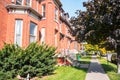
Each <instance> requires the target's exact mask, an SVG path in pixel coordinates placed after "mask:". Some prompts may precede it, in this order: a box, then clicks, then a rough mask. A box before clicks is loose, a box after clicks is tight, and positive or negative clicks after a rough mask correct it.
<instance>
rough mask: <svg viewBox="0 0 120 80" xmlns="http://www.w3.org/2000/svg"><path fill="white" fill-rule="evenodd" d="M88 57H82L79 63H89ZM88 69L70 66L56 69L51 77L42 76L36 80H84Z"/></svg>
mask: <svg viewBox="0 0 120 80" xmlns="http://www.w3.org/2000/svg"><path fill="white" fill-rule="evenodd" d="M90 59H91V58H90V56H89V57H88V56H87V57H82V58H81V61H82V62H80V63H82V64H88V63H90ZM87 70H88V68H75V67H72V66H61V67H57V69H56V70H55V72H54V73H53V74H52V75H49V76H44V77H42V78H39V79H38V80H85V77H86V73H87Z"/></svg>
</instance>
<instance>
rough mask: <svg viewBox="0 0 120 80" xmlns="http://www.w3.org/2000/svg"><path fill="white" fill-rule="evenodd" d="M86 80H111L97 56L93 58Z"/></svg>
mask: <svg viewBox="0 0 120 80" xmlns="http://www.w3.org/2000/svg"><path fill="white" fill-rule="evenodd" d="M85 80H110V79H109V77H108V76H107V74H106V73H105V71H104V70H103V68H102V66H101V64H100V63H99V60H98V59H97V58H96V56H95V55H93V56H92V59H91V63H90V66H89V69H88V73H87V75H86V79H85Z"/></svg>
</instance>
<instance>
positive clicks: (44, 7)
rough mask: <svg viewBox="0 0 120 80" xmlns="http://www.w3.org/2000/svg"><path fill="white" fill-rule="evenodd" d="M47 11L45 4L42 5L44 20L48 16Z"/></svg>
mask: <svg viewBox="0 0 120 80" xmlns="http://www.w3.org/2000/svg"><path fill="white" fill-rule="evenodd" d="M45 10H46V5H45V4H43V5H42V16H43V18H45V15H46V12H45Z"/></svg>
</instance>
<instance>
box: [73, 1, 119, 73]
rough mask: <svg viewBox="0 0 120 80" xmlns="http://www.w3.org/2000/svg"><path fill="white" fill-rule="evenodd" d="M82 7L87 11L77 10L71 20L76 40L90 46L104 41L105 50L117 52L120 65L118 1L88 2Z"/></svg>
mask: <svg viewBox="0 0 120 80" xmlns="http://www.w3.org/2000/svg"><path fill="white" fill-rule="evenodd" d="M83 5H84V7H86V9H87V10H86V11H84V12H83V11H80V10H77V12H76V14H77V17H73V18H71V23H72V24H73V26H75V31H76V38H77V40H80V41H82V40H86V41H87V42H88V43H91V44H99V43H101V42H103V41H104V42H105V46H106V47H107V48H106V49H112V50H115V51H116V52H117V54H118V64H120V61H119V60H120V59H119V57H120V0H90V1H88V2H84V3H83ZM76 25H77V26H76ZM80 26H82V27H83V28H84V30H82V27H80ZM81 30H82V31H84V37H83V35H82V36H81V33H80V32H81ZM81 39H82V40H81ZM109 46H110V47H109ZM119 67H120V66H119ZM118 72H119V73H120V70H118Z"/></svg>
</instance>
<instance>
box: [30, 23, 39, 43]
mask: <svg viewBox="0 0 120 80" xmlns="http://www.w3.org/2000/svg"><path fill="white" fill-rule="evenodd" d="M30 23H34V22H30ZM34 24H35V23H34ZM37 28H38V25H37V24H36V26H35V34H34V35H32V34H29V35H30V36H35V41H37ZM29 41H30V37H29ZM35 41H34V42H35ZM29 43H30V42H29Z"/></svg>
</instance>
